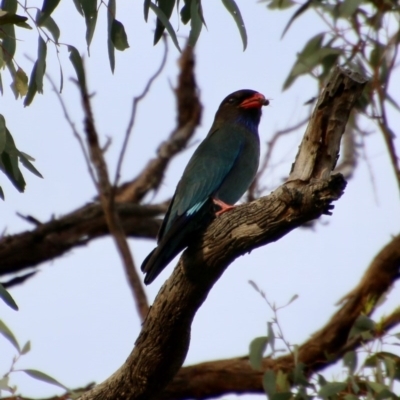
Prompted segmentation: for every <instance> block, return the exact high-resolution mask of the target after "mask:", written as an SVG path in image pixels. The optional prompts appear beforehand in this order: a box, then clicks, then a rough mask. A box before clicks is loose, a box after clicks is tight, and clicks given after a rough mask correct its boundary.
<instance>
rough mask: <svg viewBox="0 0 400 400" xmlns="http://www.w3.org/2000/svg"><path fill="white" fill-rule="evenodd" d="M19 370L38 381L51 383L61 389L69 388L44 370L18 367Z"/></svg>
mask: <svg viewBox="0 0 400 400" xmlns="http://www.w3.org/2000/svg"><path fill="white" fill-rule="evenodd" d="M19 371H21V372H25V374H27V375H29V376H30V377H31V378H34V379H37V380H39V381H43V382H46V383H50V384H52V385H55V386H58V387H60V388H62V389H65V390H68V391H69V389H68V388H67V387H66V386H64V385H63V384H62V383H60V382H58V381H57V380H56V379H54V378H52V377H51V376H50V375H47V374H45V373H44V372H41V371H38V370H36V369H20V370H19Z"/></svg>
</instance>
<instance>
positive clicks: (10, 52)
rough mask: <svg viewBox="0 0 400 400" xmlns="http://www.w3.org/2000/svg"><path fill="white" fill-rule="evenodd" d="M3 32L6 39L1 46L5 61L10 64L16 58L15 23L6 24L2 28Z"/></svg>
mask: <svg viewBox="0 0 400 400" xmlns="http://www.w3.org/2000/svg"><path fill="white" fill-rule="evenodd" d="M1 32H2V34H3V35H4V39H3V41H2V44H1V47H2V49H3V59H4V62H5V63H6V64H7V65H8V64H10V63H11V61H12V59H13V58H14V54H15V49H16V47H17V42H16V40H15V29H14V25H12V24H8V25H4V26H3V27H2V28H1Z"/></svg>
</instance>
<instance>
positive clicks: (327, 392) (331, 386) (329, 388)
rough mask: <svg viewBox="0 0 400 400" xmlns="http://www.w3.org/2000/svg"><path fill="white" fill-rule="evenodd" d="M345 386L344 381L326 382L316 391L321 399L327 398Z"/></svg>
mask: <svg viewBox="0 0 400 400" xmlns="http://www.w3.org/2000/svg"><path fill="white" fill-rule="evenodd" d="M346 388H347V383H346V382H328V383H327V384H326V385H325V386H322V388H321V389H320V390H319V392H318V395H319V396H321V397H322V398H323V399H327V398H328V397H330V396H333V395H335V394H338V393H339V392H341V391H342V390H344V389H346Z"/></svg>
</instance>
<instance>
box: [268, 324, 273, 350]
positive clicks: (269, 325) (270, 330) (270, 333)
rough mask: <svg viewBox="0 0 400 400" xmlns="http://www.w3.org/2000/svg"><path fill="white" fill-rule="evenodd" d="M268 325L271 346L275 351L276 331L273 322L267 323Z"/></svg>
mask: <svg viewBox="0 0 400 400" xmlns="http://www.w3.org/2000/svg"><path fill="white" fill-rule="evenodd" d="M267 326H268V343H269V345H270V346H271V349H272V352H273V353H274V352H275V333H274V330H273V329H272V322H268V323H267Z"/></svg>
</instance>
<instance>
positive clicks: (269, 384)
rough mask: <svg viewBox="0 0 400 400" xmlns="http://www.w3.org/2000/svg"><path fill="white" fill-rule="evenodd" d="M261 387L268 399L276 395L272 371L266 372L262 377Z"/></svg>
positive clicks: (274, 376) (274, 377) (274, 378)
mask: <svg viewBox="0 0 400 400" xmlns="http://www.w3.org/2000/svg"><path fill="white" fill-rule="evenodd" d="M262 383H263V387H264V390H265V393H266V394H267V396H268V398H269V399H272V396H273V395H274V394H275V393H276V375H275V372H274V371H273V370H268V371H266V372H265V373H264V376H263V381H262Z"/></svg>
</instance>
